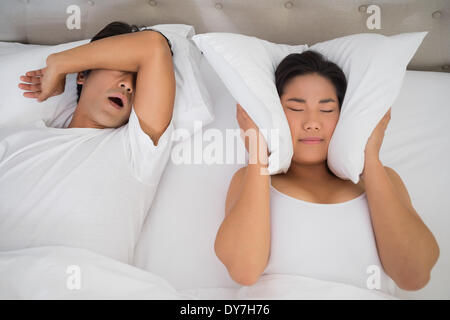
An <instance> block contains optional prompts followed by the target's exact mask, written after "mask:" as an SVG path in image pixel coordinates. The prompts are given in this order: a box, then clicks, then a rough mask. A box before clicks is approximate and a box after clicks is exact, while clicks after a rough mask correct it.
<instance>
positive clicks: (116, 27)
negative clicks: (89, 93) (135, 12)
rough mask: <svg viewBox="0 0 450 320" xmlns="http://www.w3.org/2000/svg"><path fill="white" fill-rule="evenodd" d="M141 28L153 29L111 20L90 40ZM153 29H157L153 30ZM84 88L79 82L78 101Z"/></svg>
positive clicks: (86, 73) (85, 74) (168, 41)
mask: <svg viewBox="0 0 450 320" xmlns="http://www.w3.org/2000/svg"><path fill="white" fill-rule="evenodd" d="M141 30H152V29H144V28H142V29H141V28H139V27H138V26H136V25H134V24H131V25H130V24H128V23H125V22H120V21H114V22H111V23H110V24H108V25H107V26H106V27H104V28H103V29H102V30H100V32H99V33H97V34H96V35H95V36H94V37H93V38H92V39H91V41H90V42H92V41H96V40H100V39H103V38H107V37H112V36H117V35H120V34H125V33H132V32H137V31H141ZM153 31H157V30H153ZM157 32H159V31H157ZM160 33H161V32H160ZM161 34H162V33H161ZM162 35H163V34H162ZM163 36H164V35H163ZM164 38H166V40H167V43H168V44H169V47H170V52H171V53H172V56H173V52H172V44H171V42H170V40H169V39H167V37H166V36H164ZM90 72H91V70H84V71H83V74H84V76H87V75H88V74H89V73H90ZM82 88H83V85H81V84H77V95H78V98H77V102H78V101H79V100H80V95H81V89H82Z"/></svg>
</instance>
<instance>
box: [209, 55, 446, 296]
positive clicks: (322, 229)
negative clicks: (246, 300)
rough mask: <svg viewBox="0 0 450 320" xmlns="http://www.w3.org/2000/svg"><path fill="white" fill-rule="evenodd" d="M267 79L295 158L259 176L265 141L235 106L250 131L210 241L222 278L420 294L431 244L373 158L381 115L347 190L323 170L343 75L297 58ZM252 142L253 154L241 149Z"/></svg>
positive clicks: (433, 252)
mask: <svg viewBox="0 0 450 320" xmlns="http://www.w3.org/2000/svg"><path fill="white" fill-rule="evenodd" d="M275 80H276V86H277V90H278V94H279V96H280V99H281V104H282V106H283V110H284V112H285V114H286V117H287V120H288V123H289V126H290V130H291V135H292V143H293V149H294V153H293V157H292V161H291V165H290V168H289V170H288V171H287V172H286V173H285V174H277V175H273V176H270V175H268V174H267V162H268V161H267V157H268V150H267V144H266V142H265V141H264V138H263V136H262V135H261V134H259V130H258V127H257V126H256V125H255V123H254V122H253V121H252V120H251V118H250V117H249V116H248V115H247V113H246V112H245V111H244V109H242V107H241V106H240V105H239V104H238V105H237V120H238V122H239V125H240V127H241V129H242V130H243V132H246V131H247V130H249V129H250V130H255V132H257V134H256V135H255V137H256V139H254V140H250V139H249V137H247V136H246V137H245V138H244V139H245V146H246V149H247V151H249V164H248V165H247V166H246V167H243V168H241V169H239V170H238V171H237V172H236V173H235V174H234V176H233V178H232V180H231V183H230V186H229V190H228V194H227V199H226V207H225V212H226V213H225V218H224V220H223V222H222V224H221V226H220V228H219V230H218V233H217V237H216V241H215V252H216V254H217V256H218V258H219V259H220V260H221V261H222V263H223V264H224V265H225V266H226V268H227V269H228V272H229V274H230V276H231V277H232V278H233V279H234V280H235V281H236V282H238V283H240V284H242V285H252V284H254V283H255V282H257V281H258V280H259V278H260V277H261V276H262V275H267V274H274V273H279V274H297V275H302V276H308V277H313V278H318V279H324V280H329V281H336V282H344V283H348V284H352V285H356V286H360V287H363V288H368V289H380V290H383V291H386V292H388V293H390V294H393V289H392V288H394V286H392V285H393V283H392V281H394V282H395V284H396V285H397V286H398V287H400V288H402V289H404V290H418V289H421V288H423V287H424V286H425V285H426V284H427V283H428V281H429V279H430V272H431V269H432V268H433V266H434V265H435V263H436V261H437V259H438V256H439V247H438V245H437V242H436V240H435V238H434V236H433V234H432V233H431V232H430V230H429V229H428V228H427V226H426V225H425V224H424V223H423V221H422V220H421V218H420V217H419V215H418V214H417V212H416V210H415V209H414V207H413V206H412V203H411V200H410V197H409V195H408V192H407V190H406V188H405V185H404V184H403V182H402V180H401V178H400V177H399V175H398V174H397V173H396V172H395V171H394V170H393V169H391V168H388V167H385V166H383V165H382V163H381V161H380V159H379V151H380V148H381V144H382V141H383V137H384V132H385V129H386V127H387V125H388V122H389V120H390V110H389V111H388V113H387V114H386V115H385V116H384V118H383V119H381V121H380V122H379V124H378V125H377V127H376V128H375V130H374V131H373V132H372V135H371V136H370V138H369V140H368V142H367V145H366V147H365V164H364V170H363V172H362V174H361V177H360V178H361V179H360V181H359V183H358V184H354V183H353V182H352V181H351V180H342V179H340V178H338V177H337V176H335V175H334V174H333V173H332V172H331V171H330V170H329V168H328V166H327V151H328V145H329V143H330V139H331V137H332V134H333V131H334V129H335V127H336V124H337V122H338V119H339V114H340V106H341V105H342V101H343V99H344V95H345V91H346V87H347V82H346V78H345V75H344V73H343V72H342V70H341V69H340V68H339V67H338V66H337V65H336V64H334V63H332V62H330V61H326V60H324V59H323V57H322V56H321V55H320V54H319V53H316V52H314V51H306V52H303V53H301V54H291V55H289V56H287V57H286V58H285V59H284V60H283V61H282V62H281V63H280V64H279V66H278V68H277V70H276V72H275ZM250 136H251V135H250ZM251 143H255V145H256V146H258V147H257V148H250V149H249V144H251ZM261 148H262V149H261ZM261 151H262V152H261ZM264 173H265V174H264Z"/></svg>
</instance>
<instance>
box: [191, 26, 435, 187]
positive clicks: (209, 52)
mask: <svg viewBox="0 0 450 320" xmlns="http://www.w3.org/2000/svg"><path fill="white" fill-rule="evenodd" d="M426 34H427V32H413V33H404V34H399V35H395V36H390V37H387V36H383V35H379V34H375V33H371V34H370V33H363V34H354V35H350V36H346V37H341V38H337V39H334V40H330V41H325V42H321V43H317V44H315V45H313V46H311V47H310V48H309V49H310V50H314V51H317V52H319V53H321V54H322V55H323V56H324V57H325V58H327V59H328V60H330V61H332V62H334V63H336V64H337V65H338V66H339V67H340V68H341V69H342V70H343V72H344V73H345V76H346V78H347V91H346V95H345V98H344V101H343V104H342V106H341V114H340V119H339V121H338V124H337V126H336V129H335V131H334V133H333V137H332V139H331V141H330V145H329V148H328V165H329V167H330V169H331V170H332V171H333V173H334V174H336V175H337V176H338V177H340V178H342V179H350V180H352V181H353V182H354V183H358V181H359V175H360V173H361V172H362V170H363V168H364V149H365V144H366V143H367V140H368V138H369V137H370V134H371V133H372V131H373V129H374V128H375V127H376V124H377V123H378V122H379V120H380V119H381V118H382V117H383V115H384V114H385V113H386V112H387V110H388V109H389V106H391V105H393V102H394V100H395V98H396V97H397V95H398V93H399V91H400V88H401V84H402V81H403V77H404V74H405V70H406V66H407V64H408V62H409V61H410V60H411V58H412V57H413V55H414V53H415V52H416V50H417V48H418V47H419V45H420V44H421V42H422V40H423V38H424V37H425V35H426ZM192 39H193V40H194V42H195V43H196V44H197V46H198V47H199V48H200V50H202V51H203V53H204V55H205V56H206V58H207V60H208V61H209V62H210V64H211V66H212V67H213V68H214V69H215V70H216V72H217V73H218V75H219V77H220V78H221V79H222V81H223V82H224V83H225V85H226V86H227V88H228V89H229V91H230V93H231V94H232V95H233V97H234V98H235V99H236V100H237V101H238V102H239V103H240V104H241V105H242V107H243V108H245V109H246V111H247V112H248V114H249V115H250V117H251V118H252V119H253V120H254V121H255V123H256V124H257V125H258V126H259V127H260V128H267V129H272V128H278V129H279V130H280V131H279V135H280V140H279V143H278V144H277V143H275V142H272V143H271V141H270V139H267V135H265V138H266V140H268V141H267V142H268V147H269V150H270V151H271V152H272V154H271V156H270V157H269V173H270V174H276V173H280V172H286V171H287V170H288V168H289V166H290V161H291V158H292V154H293V151H292V150H293V149H292V140H291V136H290V130H289V126H288V124H287V120H286V118H285V115H284V112H283V108H282V105H281V102H280V99H279V96H278V93H277V90H276V86H275V76H274V73H275V70H276V68H277V66H278V64H279V63H280V62H281V60H282V59H284V57H286V56H287V55H288V54H290V53H294V52H295V53H301V52H303V51H305V50H307V49H308V46H307V45H299V46H288V45H284V44H274V43H270V42H268V41H265V40H261V39H258V38H255V37H248V36H243V35H238V34H231V33H206V34H199V35H195V36H194V37H193V38H192ZM233 107H234V106H233ZM263 134H264V132H263Z"/></svg>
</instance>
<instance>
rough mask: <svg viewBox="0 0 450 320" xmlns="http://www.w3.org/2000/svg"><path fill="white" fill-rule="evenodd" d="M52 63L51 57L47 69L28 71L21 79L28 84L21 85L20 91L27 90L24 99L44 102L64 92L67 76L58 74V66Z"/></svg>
mask: <svg viewBox="0 0 450 320" xmlns="http://www.w3.org/2000/svg"><path fill="white" fill-rule="evenodd" d="M50 61H51V59H50V57H49V58H48V59H47V66H46V67H45V68H42V69H38V70H33V71H28V72H27V73H26V74H25V75H22V76H21V77H20V80H21V81H23V82H26V83H19V88H20V89H23V90H27V92H24V93H23V95H24V97H27V98H37V100H38V101H39V102H42V101H45V100H47V99H48V98H50V97H53V96H57V95H59V94H61V93H63V92H64V87H65V85H66V74H65V73H60V72H58V70H57V67H56V65H55V64H53V63H51V62H50Z"/></svg>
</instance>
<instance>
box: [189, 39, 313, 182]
mask: <svg viewBox="0 0 450 320" xmlns="http://www.w3.org/2000/svg"><path fill="white" fill-rule="evenodd" d="M192 40H194V42H195V43H196V45H197V46H198V47H199V48H200V50H201V51H202V52H203V54H204V56H205V57H206V59H207V60H208V62H209V63H210V65H211V66H212V67H213V68H214V70H215V71H216V72H217V74H218V75H219V77H220V78H221V80H222V81H223V83H224V84H225V86H226V87H227V89H228V90H229V91H230V93H231V95H232V96H233V97H234V98H235V99H236V100H237V101H238V102H239V104H240V105H242V107H243V108H245V110H246V111H247V113H248V114H249V116H250V117H251V118H252V119H253V120H254V121H255V123H256V124H257V125H258V127H259V129H261V132H262V133H263V134H264V137H265V139H266V141H267V145H268V148H269V150H270V152H271V154H270V156H269V167H268V170H269V173H270V174H275V173H279V172H281V170H283V169H285V170H284V171H287V169H288V168H289V165H290V162H291V158H292V154H293V150H292V140H291V132H290V129H289V124H288V122H287V119H286V116H285V115H284V113H283V109H282V106H281V102H280V98H279V97H278V93H277V89H276V87H275V70H276V68H277V66H278V64H279V63H280V62H281V60H283V58H284V57H285V56H287V55H288V54H291V53H297V52H298V53H301V52H303V51H305V50H307V48H308V46H307V45H297V46H290V45H285V44H275V43H272V42H269V41H266V40H261V39H258V38H256V37H251V36H246V35H241V34H234V33H205V34H199V35H195V36H194V37H192ZM230 107H233V108H235V107H236V106H230ZM274 129H275V130H277V129H278V130H279V131H275V132H273V133H274V135H270V132H271V130H274ZM265 130H267V131H265ZM277 137H279V140H278V139H277Z"/></svg>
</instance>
